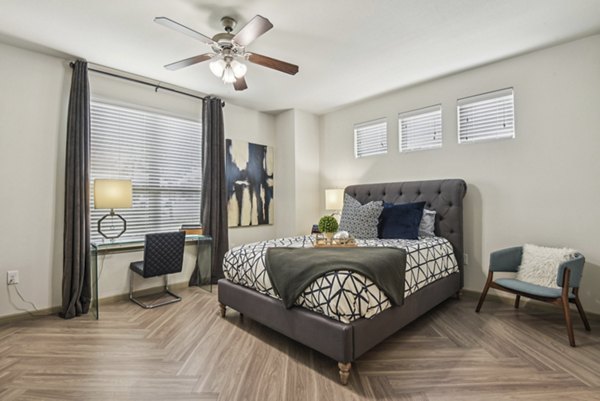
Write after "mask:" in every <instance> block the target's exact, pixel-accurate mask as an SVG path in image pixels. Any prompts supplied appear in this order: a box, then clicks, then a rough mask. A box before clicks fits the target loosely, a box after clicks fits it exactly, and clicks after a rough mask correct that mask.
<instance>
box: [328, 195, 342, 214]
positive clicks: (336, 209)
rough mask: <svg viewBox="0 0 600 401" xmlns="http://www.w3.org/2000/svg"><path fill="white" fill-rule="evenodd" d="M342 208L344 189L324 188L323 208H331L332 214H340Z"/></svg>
mask: <svg viewBox="0 0 600 401" xmlns="http://www.w3.org/2000/svg"><path fill="white" fill-rule="evenodd" d="M343 208H344V189H343V188H340V189H326V190H325V210H332V211H333V213H332V214H331V215H332V216H335V215H340V214H341V210H342V209H343Z"/></svg>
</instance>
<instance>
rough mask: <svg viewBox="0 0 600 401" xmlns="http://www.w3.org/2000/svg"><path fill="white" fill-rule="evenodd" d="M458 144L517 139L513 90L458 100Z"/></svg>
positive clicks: (503, 90)
mask: <svg viewBox="0 0 600 401" xmlns="http://www.w3.org/2000/svg"><path fill="white" fill-rule="evenodd" d="M457 111H458V143H464V142H474V141H481V140H487V139H502V138H514V137H515V105H514V93H513V89H512V88H509V89H502V90H499V91H494V92H490V93H485V94H482V95H477V96H471V97H468V98H464V99H459V100H458V105H457Z"/></svg>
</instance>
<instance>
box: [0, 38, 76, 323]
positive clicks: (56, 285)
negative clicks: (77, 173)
mask: <svg viewBox="0 0 600 401" xmlns="http://www.w3.org/2000/svg"><path fill="white" fill-rule="evenodd" d="M65 68H66V67H65V63H64V62H63V61H62V60H60V59H57V58H53V57H48V56H44V55H41V54H39V53H33V52H30V51H26V50H21V49H18V48H15V47H11V46H5V45H2V44H0V76H2V79H1V80H0V182H1V183H2V189H0V210H1V211H2V218H1V220H0V221H1V223H0V228H1V229H0V315H8V314H12V313H16V312H17V310H16V309H15V308H14V307H13V306H12V305H11V304H10V299H12V300H13V302H14V303H15V304H16V305H17V307H29V306H28V305H26V304H24V303H23V302H21V301H18V297H17V295H16V292H15V289H14V288H10V298H9V292H8V291H9V288H8V287H7V286H6V272H7V271H8V270H18V271H19V273H20V281H21V283H22V284H20V285H19V288H20V289H21V292H22V293H23V295H24V296H25V297H26V298H29V299H30V300H32V301H33V302H34V303H35V304H36V305H37V306H38V307H42V308H45V307H48V306H50V305H57V304H58V303H60V296H61V295H60V294H61V292H60V285H61V278H60V277H61V276H60V274H61V267H60V263H62V245H61V244H62V216H63V214H62V203H63V202H62V200H63V194H62V192H63V188H64V183H63V181H64V174H61V171H64V149H63V148H64V147H65V131H66V124H65V119H64V115H65V114H66V107H67V97H68V82H67V79H66V74H65ZM59 226H60V227H61V228H60V229H58V227H59ZM59 246H61V248H60V252H59V250H58V249H59V248H58V247H59Z"/></svg>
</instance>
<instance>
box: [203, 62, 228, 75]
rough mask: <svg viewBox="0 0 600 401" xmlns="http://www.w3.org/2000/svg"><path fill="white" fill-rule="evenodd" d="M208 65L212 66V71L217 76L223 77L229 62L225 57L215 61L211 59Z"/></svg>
mask: <svg viewBox="0 0 600 401" xmlns="http://www.w3.org/2000/svg"><path fill="white" fill-rule="evenodd" d="M208 66H209V68H210V71H211V72H212V73H213V74H215V76H216V77H219V78H222V77H223V72H224V71H225V68H226V67H227V63H226V62H225V60H223V59H218V60H215V61H211V62H210V64H209V65H208Z"/></svg>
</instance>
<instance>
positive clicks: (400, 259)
mask: <svg viewBox="0 0 600 401" xmlns="http://www.w3.org/2000/svg"><path fill="white" fill-rule="evenodd" d="M266 268H267V273H268V274H269V278H270V279H271V283H273V287H274V288H275V291H277V293H278V294H279V296H280V297H281V299H282V301H283V303H284V305H285V307H286V308H291V307H292V306H293V305H294V302H296V299H297V298H298V296H299V295H300V294H302V292H303V291H304V290H305V289H306V287H308V286H309V285H310V284H311V283H312V282H313V281H314V280H315V279H316V278H318V277H320V276H322V275H324V274H325V273H328V272H331V271H336V270H350V271H352V272H357V273H360V274H362V275H364V276H366V277H368V278H369V279H371V281H373V282H374V283H375V285H377V287H379V288H380V289H381V290H382V291H383V292H384V293H385V294H386V295H387V296H388V298H389V299H390V301H391V302H392V303H393V304H395V305H402V304H403V303H404V274H405V271H406V252H405V251H404V249H400V248H387V247H356V248H283V247H282V248H269V249H267V255H266Z"/></svg>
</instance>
